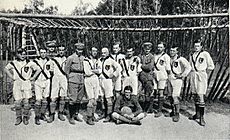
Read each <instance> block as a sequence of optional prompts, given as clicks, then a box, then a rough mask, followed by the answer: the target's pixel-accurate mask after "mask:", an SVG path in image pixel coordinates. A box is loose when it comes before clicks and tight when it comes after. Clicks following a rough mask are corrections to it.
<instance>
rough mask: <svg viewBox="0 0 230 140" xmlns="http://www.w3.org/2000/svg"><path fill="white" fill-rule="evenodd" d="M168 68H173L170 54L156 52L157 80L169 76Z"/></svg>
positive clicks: (155, 68)
mask: <svg viewBox="0 0 230 140" xmlns="http://www.w3.org/2000/svg"><path fill="white" fill-rule="evenodd" d="M167 70H171V66H170V57H169V55H168V54H166V53H164V52H163V53H161V54H154V71H155V75H156V78H157V81H159V80H166V79H167V78H168V74H167Z"/></svg>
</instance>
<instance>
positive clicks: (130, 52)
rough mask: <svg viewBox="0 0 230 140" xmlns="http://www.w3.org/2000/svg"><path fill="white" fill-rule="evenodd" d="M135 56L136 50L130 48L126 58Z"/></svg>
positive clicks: (127, 50)
mask: <svg viewBox="0 0 230 140" xmlns="http://www.w3.org/2000/svg"><path fill="white" fill-rule="evenodd" d="M133 54H134V48H133V47H129V48H127V49H126V57H127V58H131V57H132V56H133Z"/></svg>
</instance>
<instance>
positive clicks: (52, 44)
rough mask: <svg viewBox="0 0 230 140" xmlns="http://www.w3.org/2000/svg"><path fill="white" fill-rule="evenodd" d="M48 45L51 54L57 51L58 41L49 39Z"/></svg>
mask: <svg viewBox="0 0 230 140" xmlns="http://www.w3.org/2000/svg"><path fill="white" fill-rule="evenodd" d="M46 46H47V48H48V52H49V54H54V53H55V48H56V41H47V42H46Z"/></svg>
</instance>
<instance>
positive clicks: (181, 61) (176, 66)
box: [170, 56, 191, 79]
mask: <svg viewBox="0 0 230 140" xmlns="http://www.w3.org/2000/svg"><path fill="white" fill-rule="evenodd" d="M170 60H171V61H170V65H171V71H172V73H171V74H172V78H173V79H176V77H175V75H179V74H180V75H181V76H182V77H186V76H187V75H188V74H189V72H190V71H191V66H190V64H189V62H188V61H187V60H186V59H185V58H184V57H181V56H177V57H175V58H171V59H170Z"/></svg>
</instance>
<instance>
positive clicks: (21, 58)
mask: <svg viewBox="0 0 230 140" xmlns="http://www.w3.org/2000/svg"><path fill="white" fill-rule="evenodd" d="M17 57H18V58H19V59H20V60H22V61H23V60H25V59H26V52H24V51H23V52H20V53H17Z"/></svg>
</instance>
